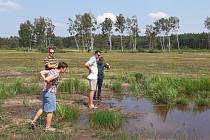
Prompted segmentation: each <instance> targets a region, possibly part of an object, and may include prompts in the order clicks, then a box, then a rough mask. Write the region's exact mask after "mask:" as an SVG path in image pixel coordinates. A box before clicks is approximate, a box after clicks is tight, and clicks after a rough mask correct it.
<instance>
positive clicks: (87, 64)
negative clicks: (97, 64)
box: [85, 62, 91, 73]
mask: <svg viewBox="0 0 210 140" xmlns="http://www.w3.org/2000/svg"><path fill="white" fill-rule="evenodd" d="M85 67H86V68H87V69H88V70H89V73H91V69H90V64H89V63H88V62H86V63H85Z"/></svg>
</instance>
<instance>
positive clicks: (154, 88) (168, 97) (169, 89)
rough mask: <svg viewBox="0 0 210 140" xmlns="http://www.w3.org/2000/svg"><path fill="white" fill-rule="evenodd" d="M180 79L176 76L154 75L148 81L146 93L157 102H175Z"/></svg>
mask: <svg viewBox="0 0 210 140" xmlns="http://www.w3.org/2000/svg"><path fill="white" fill-rule="evenodd" d="M178 81H179V80H178V79H176V78H174V77H164V76H163V77H160V76H152V77H151V78H148V79H147V81H146V95H147V96H149V97H150V98H151V99H152V100H153V101H154V102H155V103H161V104H174V103H175V100H176V97H178V91H177V87H178V84H179V83H178Z"/></svg>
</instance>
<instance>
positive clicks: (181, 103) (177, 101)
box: [176, 97, 189, 105]
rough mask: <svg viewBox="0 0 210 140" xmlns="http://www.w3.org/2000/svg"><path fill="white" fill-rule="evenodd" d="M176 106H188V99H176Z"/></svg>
mask: <svg viewBox="0 0 210 140" xmlns="http://www.w3.org/2000/svg"><path fill="white" fill-rule="evenodd" d="M176 104H178V105H188V104H189V99H187V98H186V97H178V98H177V99H176Z"/></svg>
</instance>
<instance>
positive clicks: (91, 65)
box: [85, 50, 101, 108]
mask: <svg viewBox="0 0 210 140" xmlns="http://www.w3.org/2000/svg"><path fill="white" fill-rule="evenodd" d="M100 56H101V51H99V50H96V51H95V54H94V56H92V57H91V58H90V59H89V60H88V61H87V62H86V63H85V67H86V68H87V69H88V70H89V75H88V77H87V79H88V81H89V85H90V94H89V108H97V107H96V106H95V105H94V104H93V96H94V93H95V91H96V86H97V78H98V67H97V61H98V59H99V57H100Z"/></svg>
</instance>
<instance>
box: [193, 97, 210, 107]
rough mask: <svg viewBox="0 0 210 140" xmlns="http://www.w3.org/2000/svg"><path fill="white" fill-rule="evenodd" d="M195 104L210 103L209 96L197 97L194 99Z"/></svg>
mask: <svg viewBox="0 0 210 140" xmlns="http://www.w3.org/2000/svg"><path fill="white" fill-rule="evenodd" d="M195 104H196V105H197V106H208V105H209V104H210V100H209V98H202V97H198V98H197V99H196V100H195Z"/></svg>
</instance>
